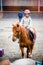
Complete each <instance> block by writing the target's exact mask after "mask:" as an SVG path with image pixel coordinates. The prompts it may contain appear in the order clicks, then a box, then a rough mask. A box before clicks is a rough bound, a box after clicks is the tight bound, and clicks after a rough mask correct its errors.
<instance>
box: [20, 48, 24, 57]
mask: <svg viewBox="0 0 43 65" xmlns="http://www.w3.org/2000/svg"><path fill="white" fill-rule="evenodd" d="M20 49H21V54H22V58H24V48H23V47H20Z"/></svg>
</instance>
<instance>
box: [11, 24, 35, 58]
mask: <svg viewBox="0 0 43 65" xmlns="http://www.w3.org/2000/svg"><path fill="white" fill-rule="evenodd" d="M12 32H13V34H12V41H15V40H16V39H17V38H18V39H19V41H18V42H19V47H20V50H21V54H22V58H24V48H25V47H26V48H27V58H28V57H31V56H32V50H33V47H34V42H33V41H32V40H30V37H29V30H27V29H26V28H25V27H23V26H22V25H20V24H17V23H16V24H15V25H14V24H12Z"/></svg>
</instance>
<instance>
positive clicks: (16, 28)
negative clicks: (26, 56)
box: [12, 24, 20, 41]
mask: <svg viewBox="0 0 43 65" xmlns="http://www.w3.org/2000/svg"><path fill="white" fill-rule="evenodd" d="M12 32H13V34H12V40H13V41H15V40H16V39H17V38H19V35H20V25H19V24H15V25H14V24H13V25H12Z"/></svg>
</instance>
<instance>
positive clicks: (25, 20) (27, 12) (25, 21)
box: [20, 9, 34, 41]
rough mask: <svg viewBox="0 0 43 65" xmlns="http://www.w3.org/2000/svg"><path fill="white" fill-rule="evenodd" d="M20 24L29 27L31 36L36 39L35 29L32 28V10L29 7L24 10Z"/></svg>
mask: <svg viewBox="0 0 43 65" xmlns="http://www.w3.org/2000/svg"><path fill="white" fill-rule="evenodd" d="M20 24H21V25H22V26H24V27H25V28H27V29H29V31H30V34H31V35H30V38H31V40H32V41H33V39H34V31H33V29H32V19H31V17H30V10H28V9H27V10H25V11H24V17H23V18H22V19H21V22H20Z"/></svg>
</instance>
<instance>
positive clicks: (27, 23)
mask: <svg viewBox="0 0 43 65" xmlns="http://www.w3.org/2000/svg"><path fill="white" fill-rule="evenodd" d="M20 24H21V25H23V26H24V27H27V28H30V27H32V20H31V17H28V18H26V17H25V16H24V17H23V18H22V19H21V22H20Z"/></svg>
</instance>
